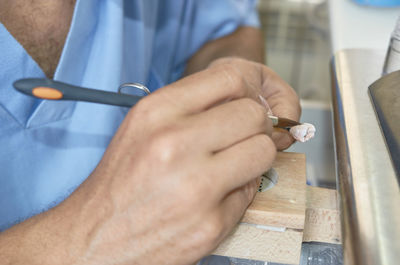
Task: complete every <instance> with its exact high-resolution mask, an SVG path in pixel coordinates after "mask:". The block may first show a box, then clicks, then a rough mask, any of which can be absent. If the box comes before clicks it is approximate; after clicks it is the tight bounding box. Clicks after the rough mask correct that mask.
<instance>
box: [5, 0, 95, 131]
mask: <svg viewBox="0 0 400 265" xmlns="http://www.w3.org/2000/svg"><path fill="white" fill-rule="evenodd" d="M95 2H96V1H94V0H85V1H81V0H77V2H76V4H75V8H74V13H73V16H72V19H71V25H70V28H69V31H68V34H67V38H66V40H65V44H64V47H63V50H62V53H61V56H60V60H59V62H58V65H57V68H56V71H55V73H54V79H55V80H59V81H64V82H68V83H72V84H77V85H79V84H80V82H81V81H82V78H83V75H84V72H85V68H86V64H87V61H88V58H87V57H88V56H89V54H90V47H91V43H92V33H93V31H94V29H95V27H96V24H97V19H98V18H97V15H98V7H97V5H96V3H95ZM0 37H1V38H0V47H1V46H2V45H4V46H5V48H6V51H7V50H9V51H10V55H9V57H7V54H3V55H4V56H3V55H1V57H2V58H3V57H4V58H5V61H6V62H3V63H1V62H0V64H3V67H2V68H3V69H6V71H5V72H3V74H7V70H9V71H8V74H9V76H5V78H4V79H5V80H6V84H4V83H3V84H2V86H3V85H4V87H3V91H1V89H0V104H1V105H2V106H3V107H4V108H5V109H6V112H8V113H9V114H10V115H11V116H12V117H13V118H14V119H15V120H16V121H17V122H18V123H19V124H20V125H21V126H23V127H25V128H32V127H37V126H40V125H43V124H46V123H50V122H54V121H58V120H63V119H66V118H69V117H70V116H71V114H72V112H73V110H74V107H75V104H76V103H75V102H71V101H50V100H40V99H35V98H32V97H28V96H26V95H22V94H20V93H19V92H17V91H15V90H14V88H13V87H12V83H13V82H14V81H15V80H16V79H20V78H25V77H45V74H44V73H43V71H42V70H41V68H40V67H39V65H38V64H37V63H36V62H35V61H34V60H33V59H32V58H31V57H30V56H29V54H28V53H27V52H26V50H25V49H24V48H23V47H22V45H20V44H19V43H18V41H17V40H16V39H15V38H14V37H13V36H12V35H11V34H10V33H9V32H8V31H7V30H6V28H5V27H4V25H2V24H0ZM3 37H4V39H3V40H1V39H2V38H3ZM2 42H3V43H2ZM11 56H12V57H11ZM7 61H8V62H7ZM6 63H9V64H6ZM3 94H4V97H3Z"/></svg>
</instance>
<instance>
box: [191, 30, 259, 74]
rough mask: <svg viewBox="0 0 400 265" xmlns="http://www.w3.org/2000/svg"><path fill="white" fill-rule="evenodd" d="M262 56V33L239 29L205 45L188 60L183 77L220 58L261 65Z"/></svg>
mask: <svg viewBox="0 0 400 265" xmlns="http://www.w3.org/2000/svg"><path fill="white" fill-rule="evenodd" d="M264 56H265V52H264V40H263V35H262V32H261V31H260V30H259V29H257V28H254V27H239V28H238V29H237V30H236V31H235V32H233V33H232V34H230V35H227V36H225V37H222V38H219V39H216V40H213V41H211V42H208V43H207V44H205V45H204V46H203V47H202V48H201V49H200V50H199V51H197V52H196V53H195V54H194V55H193V56H192V57H191V58H190V60H189V61H188V64H187V67H186V69H185V73H184V75H185V76H186V75H190V74H193V73H195V72H198V71H200V70H203V69H205V68H206V67H207V66H208V65H209V64H210V63H211V62H212V61H214V60H215V59H218V58H222V57H240V58H244V59H247V60H250V61H255V62H259V63H263V62H264Z"/></svg>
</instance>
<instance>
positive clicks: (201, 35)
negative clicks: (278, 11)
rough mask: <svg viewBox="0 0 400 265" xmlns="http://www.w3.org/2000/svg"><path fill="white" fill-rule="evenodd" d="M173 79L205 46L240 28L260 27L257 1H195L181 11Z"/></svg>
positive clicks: (178, 75) (180, 73) (177, 76)
mask: <svg viewBox="0 0 400 265" xmlns="http://www.w3.org/2000/svg"><path fill="white" fill-rule="evenodd" d="M181 22H182V24H181V32H180V34H179V35H180V37H179V39H180V40H179V42H178V45H177V52H176V55H177V56H176V57H175V64H174V70H173V73H172V76H171V77H172V79H173V80H176V79H178V78H179V77H180V76H181V75H182V73H183V71H184V68H185V66H186V62H187V60H188V59H189V58H190V57H191V56H192V55H193V54H194V53H195V52H196V51H198V50H199V49H200V48H201V47H202V46H203V45H204V44H205V43H207V42H209V41H211V40H214V39H217V38H221V37H223V36H225V35H228V34H230V33H232V32H233V31H235V30H236V29H237V28H238V27H239V26H252V27H259V25H260V23H259V18H258V11H257V0H201V1H198V0H194V1H192V2H190V3H189V2H188V3H187V4H186V7H185V8H184V15H183V18H182V20H181Z"/></svg>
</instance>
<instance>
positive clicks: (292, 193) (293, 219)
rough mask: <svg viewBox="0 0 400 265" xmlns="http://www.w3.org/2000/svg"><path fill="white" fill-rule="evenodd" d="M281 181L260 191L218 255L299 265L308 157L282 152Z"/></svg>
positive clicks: (279, 163)
mask: <svg viewBox="0 0 400 265" xmlns="http://www.w3.org/2000/svg"><path fill="white" fill-rule="evenodd" d="M272 167H273V168H274V169H275V170H276V171H277V173H278V175H279V179H278V183H277V184H276V185H275V187H273V188H272V189H270V190H267V191H265V192H259V193H257V195H256V196H255V198H254V201H253V203H252V204H251V205H250V206H249V208H248V210H247V211H246V213H245V215H244V217H243V219H242V223H240V224H239V225H238V227H237V228H236V229H235V230H234V231H233V232H232V233H231V235H230V236H229V237H228V238H227V239H226V240H225V241H224V242H223V243H222V244H221V245H220V246H219V247H218V249H217V250H216V251H215V252H214V254H217V255H223V256H230V257H237V258H245V259H253V260H262V261H269V262H278V263H285V264H298V263H299V260H300V252H301V243H302V239H303V228H304V220H305V209H306V175H305V156H304V155H303V154H296V153H279V154H278V156H277V159H276V161H275V162H274V164H273V166H272Z"/></svg>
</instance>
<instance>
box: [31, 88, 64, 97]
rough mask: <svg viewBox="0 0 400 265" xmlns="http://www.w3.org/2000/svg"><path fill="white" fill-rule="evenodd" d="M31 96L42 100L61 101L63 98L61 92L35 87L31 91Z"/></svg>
mask: <svg viewBox="0 0 400 265" xmlns="http://www.w3.org/2000/svg"><path fill="white" fill-rule="evenodd" d="M32 94H33V95H34V96H35V97H38V98H42V99H61V98H62V97H63V93H61V91H59V90H57V89H55V88H51V87H35V88H34V89H32Z"/></svg>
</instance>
